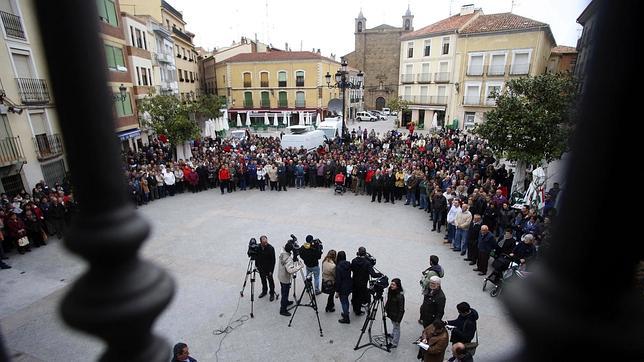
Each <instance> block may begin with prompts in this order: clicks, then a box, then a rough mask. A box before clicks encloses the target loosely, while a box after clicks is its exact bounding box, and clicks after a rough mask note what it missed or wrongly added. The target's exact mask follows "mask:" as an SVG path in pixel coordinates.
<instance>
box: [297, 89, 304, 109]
mask: <svg viewBox="0 0 644 362" xmlns="http://www.w3.org/2000/svg"><path fill="white" fill-rule="evenodd" d="M295 107H306V99H305V95H304V92H301V91H300V92H296V93H295Z"/></svg>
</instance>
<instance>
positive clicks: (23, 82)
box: [16, 78, 50, 104]
mask: <svg viewBox="0 0 644 362" xmlns="http://www.w3.org/2000/svg"><path fill="white" fill-rule="evenodd" d="M16 81H17V82H18V92H19V93H20V99H21V100H22V103H24V104H45V103H49V100H50V98H49V90H48V89H47V81H45V80H44V79H36V78H16Z"/></svg>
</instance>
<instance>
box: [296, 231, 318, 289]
mask: <svg viewBox="0 0 644 362" xmlns="http://www.w3.org/2000/svg"><path fill="white" fill-rule="evenodd" d="M300 257H301V258H302V261H303V262H304V265H306V275H307V276H308V275H309V274H311V273H313V286H314V288H315V294H316V295H319V294H320V264H319V260H320V258H322V242H321V241H320V239H313V236H311V235H307V236H306V242H305V243H304V245H302V250H300Z"/></svg>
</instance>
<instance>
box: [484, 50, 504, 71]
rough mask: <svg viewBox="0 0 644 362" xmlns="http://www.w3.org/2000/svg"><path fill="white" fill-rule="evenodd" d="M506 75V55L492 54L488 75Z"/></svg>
mask: <svg viewBox="0 0 644 362" xmlns="http://www.w3.org/2000/svg"><path fill="white" fill-rule="evenodd" d="M504 73H505V53H503V54H492V57H491V59H490V67H489V68H488V70H487V74H488V75H503V74H504Z"/></svg>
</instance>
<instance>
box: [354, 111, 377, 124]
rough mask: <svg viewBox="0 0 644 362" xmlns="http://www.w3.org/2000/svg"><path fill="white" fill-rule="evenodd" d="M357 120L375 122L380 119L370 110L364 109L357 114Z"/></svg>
mask: <svg viewBox="0 0 644 362" xmlns="http://www.w3.org/2000/svg"><path fill="white" fill-rule="evenodd" d="M356 120H357V121H360V122H364V121H369V122H375V121H377V120H378V118H377V117H376V116H374V115H373V114H371V113H369V112H366V111H363V112H358V113H357V114H356Z"/></svg>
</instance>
